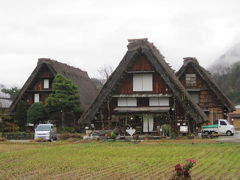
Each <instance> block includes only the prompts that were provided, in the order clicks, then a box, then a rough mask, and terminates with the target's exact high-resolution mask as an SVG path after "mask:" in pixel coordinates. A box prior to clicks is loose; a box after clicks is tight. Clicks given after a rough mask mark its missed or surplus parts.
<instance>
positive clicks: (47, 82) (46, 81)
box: [43, 79, 49, 89]
mask: <svg viewBox="0 0 240 180" xmlns="http://www.w3.org/2000/svg"><path fill="white" fill-rule="evenodd" d="M43 88H44V89H48V88H49V79H44V80H43Z"/></svg>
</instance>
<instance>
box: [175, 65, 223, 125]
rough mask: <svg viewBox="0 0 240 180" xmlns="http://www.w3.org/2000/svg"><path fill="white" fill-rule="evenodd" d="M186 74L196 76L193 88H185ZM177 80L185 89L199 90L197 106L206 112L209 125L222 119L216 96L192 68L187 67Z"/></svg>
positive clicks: (219, 104) (220, 106) (221, 110)
mask: <svg viewBox="0 0 240 180" xmlns="http://www.w3.org/2000/svg"><path fill="white" fill-rule="evenodd" d="M186 74H196V81H197V83H196V86H195V87H187V86H186ZM179 80H180V82H181V83H182V84H183V86H184V87H185V88H187V89H188V88H189V89H200V91H199V103H198V105H199V106H200V107H201V108H202V109H203V110H208V111H206V115H207V116H208V120H209V123H212V122H213V121H214V120H217V119H223V118H224V108H223V105H222V104H221V102H220V101H218V100H217V99H218V98H217V96H216V95H215V94H214V93H213V92H212V90H211V89H210V88H209V86H208V85H207V83H206V82H205V81H204V80H203V79H202V78H201V77H200V75H199V74H198V73H197V72H196V71H195V70H194V68H192V67H188V68H187V69H186V71H185V73H184V75H182V76H181V78H180V79H179Z"/></svg>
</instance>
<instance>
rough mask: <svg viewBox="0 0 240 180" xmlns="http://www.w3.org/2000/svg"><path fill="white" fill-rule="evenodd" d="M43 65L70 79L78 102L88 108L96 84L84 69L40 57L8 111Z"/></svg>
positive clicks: (94, 94)
mask: <svg viewBox="0 0 240 180" xmlns="http://www.w3.org/2000/svg"><path fill="white" fill-rule="evenodd" d="M43 66H47V67H48V68H49V69H50V71H51V72H52V73H53V75H54V76H55V75H56V74H62V75H63V76H64V77H65V78H67V79H68V80H71V81H72V82H73V83H74V84H75V85H76V86H77V87H78V90H79V95H80V104H81V107H82V108H83V109H84V110H85V109H87V108H88V106H89V105H90V104H91V102H92V101H93V100H94V99H95V97H96V95H97V94H98V90H97V88H96V86H95V85H94V84H93V83H92V81H91V80H90V78H89V76H88V74H87V72H86V71H82V70H81V69H79V68H76V67H72V66H69V65H67V64H64V63H61V62H58V61H55V60H51V59H46V58H41V59H39V60H38V64H37V67H36V68H35V69H34V71H33V72H32V74H31V75H30V76H29V78H28V80H27V81H26V83H25V84H24V85H23V87H22V89H21V91H20V93H19V96H18V97H17V98H16V99H15V100H14V101H13V103H12V105H11V107H10V111H14V109H15V107H16V105H17V103H18V102H19V100H20V99H21V98H22V96H23V95H24V93H25V91H26V90H27V89H28V87H29V86H30V85H31V83H32V82H33V80H34V79H35V78H36V77H37V76H38V73H39V71H40V70H41V68H42V67H43Z"/></svg>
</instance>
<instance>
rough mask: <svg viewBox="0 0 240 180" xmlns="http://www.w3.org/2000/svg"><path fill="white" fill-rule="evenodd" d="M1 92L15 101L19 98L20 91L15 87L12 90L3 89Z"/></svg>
mask: <svg viewBox="0 0 240 180" xmlns="http://www.w3.org/2000/svg"><path fill="white" fill-rule="evenodd" d="M1 91H2V92H4V93H6V94H9V95H10V97H11V99H15V98H16V97H17V96H18V94H19V92H20V89H19V88H18V87H16V86H15V87H11V88H10V89H7V88H3V89H2V90H1Z"/></svg>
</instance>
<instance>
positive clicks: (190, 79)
mask: <svg viewBox="0 0 240 180" xmlns="http://www.w3.org/2000/svg"><path fill="white" fill-rule="evenodd" d="M186 86H187V87H195V86H197V78H196V74H186Z"/></svg>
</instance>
